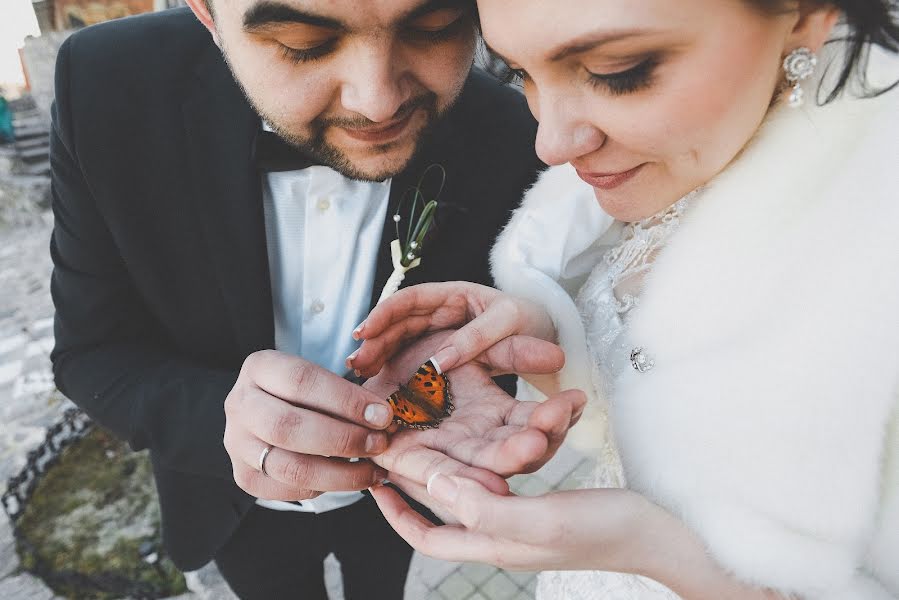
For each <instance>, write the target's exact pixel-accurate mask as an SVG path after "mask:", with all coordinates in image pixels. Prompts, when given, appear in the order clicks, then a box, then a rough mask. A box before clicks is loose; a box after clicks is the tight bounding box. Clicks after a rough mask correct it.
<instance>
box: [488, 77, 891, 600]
mask: <svg viewBox="0 0 899 600" xmlns="http://www.w3.org/2000/svg"><path fill="white" fill-rule="evenodd" d="M611 222H612V220H611V218H610V217H609V216H608V215H606V214H604V213H603V212H602V210H601V209H600V208H599V206H598V204H597V202H596V200H595V198H594V194H593V189H592V188H590V187H589V186H588V185H587V184H585V183H583V182H582V181H581V180H580V179H579V178H578V177H577V176H576V174H575V173H574V171H573V169H572V168H571V167H569V166H563V167H558V168H553V169H550V170H549V171H547V172H546V173H545V174H544V175H543V176H542V177H541V179H540V180H539V181H538V183H537V184H536V185H535V186H534V188H533V189H532V190H531V191H530V192H529V193H528V195H527V196H526V198H525V200H524V203H523V205H522V207H521V208H520V209H519V210H518V211H517V212H516V213H515V215H514V217H513V218H512V220H511V222H510V224H509V225H508V227H507V228H506V230H505V231H504V232H503V234H502V236H501V238H500V240H499V242H498V243H497V245H496V247H495V248H494V251H493V254H492V262H493V267H494V275H495V277H496V280H497V283H498V284H499V286H500V287H501V288H502V289H504V290H506V291H508V292H510V293H512V294H515V295H518V296H522V297H527V298H530V299H533V300H536V301H538V302H540V303H542V304H543V305H545V306H546V307H547V309H548V310H549V311H550V312H551V314H552V315H553V318H554V320H555V322H556V325H557V328H558V330H559V336H560V341H561V344H562V346H563V348H564V349H565V351H566V356H567V364H566V367H565V369H564V370H563V372H562V374H561V383H562V387H563V388H567V387H577V388H580V389H583V390H586V391H588V393H589V394H590V395H591V396H592V398H591V403H592V405H593V410H594V416H595V418H594V419H587V420H586V422H585V423H583V424H579V425H578V426H577V427H576V428H575V431H574V432H573V433H577V434H578V436H579V437H580V438H582V439H583V438H585V437H586V438H593V440H594V441H596V442H601V440H602V437H603V436H604V435H606V432H605V430H604V429H605V428H604V421H605V419H604V416H605V415H606V414H608V416H609V420H610V421H611V425H612V431H614V437H615V441H616V443H617V449H618V452H619V453H620V457H621V461H622V463H623V467H624V473H625V475H626V478H627V482H628V486H629V487H631V488H632V489H635V490H637V491H639V492H641V493H643V494H645V495H646V496H648V497H649V498H651V499H652V500H654V501H656V502H657V503H659V504H660V505H662V506H663V507H665V508H667V509H668V510H670V511H672V512H673V513H674V514H676V515H678V516H679V517H680V518H682V519H683V520H684V521H685V522H686V523H687V524H688V525H689V526H690V527H691V528H692V529H693V530H694V531H695V532H696V533H698V535H699V536H700V537H701V538H702V539H703V540H704V542H705V543H706V544H707V547H708V549H709V552H710V553H711V555H712V556H713V557H714V558H715V559H716V560H717V561H718V562H719V563H720V564H722V565H723V566H724V567H725V568H727V569H728V570H730V571H732V572H733V573H734V574H735V575H736V576H737V577H739V578H741V579H743V580H745V581H748V582H752V583H755V584H758V585H761V586H768V587H772V588H775V589H778V590H781V591H783V592H787V593H795V594H798V595H799V596H800V597H802V598H807V599H823V598H827V599H828V600H837V599H839V600H856V599H857V600H861V599H865V600H881V599H892V600H895V599H897V598H899V400H897V399H899V90H894V91H893V92H891V93H888V94H885V95H883V96H881V97H879V98H876V99H867V100H842V101H837V102H834V103H832V104H829V105H827V106H824V107H817V106H808V105H806V106H805V107H803V108H801V109H789V108H787V107H783V108H779V109H777V110H775V111H774V112H773V114H772V115H771V116H769V118H768V120H767V121H766V123H765V124H764V125H763V127H762V130H761V131H760V132H759V134H758V136H757V137H756V139H754V140H753V141H752V142H751V143H750V145H749V147H748V148H747V149H746V151H745V153H744V154H743V155H742V156H741V157H740V158H739V159H738V160H737V161H736V162H735V163H734V164H732V165H731V166H730V167H729V168H728V169H727V170H726V171H725V172H724V173H722V174H721V175H719V176H718V177H717V178H716V179H715V180H714V181H713V182H711V183H710V184H709V186H708V187H707V189H706V190H705V191H704V192H703V194H702V195H701V197H700V198H698V199H697V200H696V201H695V202H694V203H693V204H691V206H690V207H689V209H688V210H687V213H686V215H685V216H684V218H683V219H682V224H681V226H680V229H679V230H678V231H677V232H676V233H675V235H674V237H673V238H672V240H671V241H670V243H669V244H668V245H667V246H666V247H665V248H664V249H663V250H662V252H661V253H660V254H659V256H658V257H657V259H656V261H655V264H654V266H653V269H652V271H651V272H650V274H649V276H648V277H647V279H646V281H645V285H644V288H643V292H642V298H641V303H640V305H639V306H638V307H637V308H636V309H635V312H633V313H632V314H631V320H630V327H629V333H628V336H629V340H628V341H629V344H628V348H630V347H632V346H633V347H636V346H642V347H643V348H644V349H645V350H646V352H647V353H648V354H649V355H650V356H651V357H652V358H653V359H654V360H655V367H654V368H653V369H652V370H651V371H649V372H646V373H643V374H641V373H638V372H636V371H635V370H631V369H628V370H627V372H626V373H624V374H623V375H622V376H621V377H620V378H619V379H618V380H617V381H615V382H614V386H613V388H614V390H615V391H614V393H613V395H612V397H611V398H603V397H601V394H599V393H598V391H597V390H599V389H602V387H603V386H601V385H597V383H598V382H596V381H593V380H592V377H591V366H590V364H589V360H590V359H589V355H588V352H587V348H586V343H585V340H584V333H583V327H582V325H581V321H580V319H579V317H578V313H577V310H576V308H575V306H574V303H573V300H572V296H573V295H574V294H575V293H576V292H577V289H578V287H579V286H580V284H581V283H583V281H584V279H585V277H586V276H587V274H589V271H590V269H591V268H592V266H593V265H594V264H596V261H597V260H598V257H599V256H600V254H601V252H602V250H603V248H602V247H601V234H602V233H603V231H605V230H606V229H607V228H608V226H609V225H610V224H611ZM598 240H600V241H598ZM607 411H608V412H607ZM591 423H592V429H591Z"/></svg>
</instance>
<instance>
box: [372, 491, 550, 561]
mask: <svg viewBox="0 0 899 600" xmlns="http://www.w3.org/2000/svg"><path fill="white" fill-rule="evenodd" d="M371 494H372V496H373V497H374V499H375V502H376V503H377V504H378V508H380V509H381V513H382V514H383V515H384V518H385V519H386V520H387V522H388V523H390V526H391V527H393V529H394V530H395V531H396V532H397V533H398V534H399V535H400V537H402V538H403V539H405V540H406V541H407V542H408V543H409V545H410V546H412V547H413V548H415V549H416V550H418V551H419V552H422V553H423V554H427V555H429V556H432V557H434V558H438V559H441V560H448V561H452V562H480V563H487V564H492V565H497V566H507V565H517V564H524V563H525V562H526V561H527V557H528V555H532V554H533V553H534V549H533V548H532V547H527V546H524V545H516V544H507V543H505V540H495V539H491V538H489V537H487V536H485V535H483V534H480V533H478V532H473V531H469V530H466V529H464V528H462V527H458V526H455V525H439V526H438V525H434V524H433V523H431V522H430V521H428V520H427V519H425V518H424V517H422V516H421V515H420V514H418V513H417V512H416V511H415V510H414V509H412V507H411V506H409V504H408V503H407V502H406V501H405V500H403V498H402V496H400V495H399V494H398V493H397V492H396V491H395V490H392V489H390V488H389V487H387V486H376V487H373V488H371ZM519 527H520V528H521V529H524V530H527V527H522V524H521V523H519Z"/></svg>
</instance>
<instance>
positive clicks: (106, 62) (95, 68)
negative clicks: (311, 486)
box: [51, 10, 540, 569]
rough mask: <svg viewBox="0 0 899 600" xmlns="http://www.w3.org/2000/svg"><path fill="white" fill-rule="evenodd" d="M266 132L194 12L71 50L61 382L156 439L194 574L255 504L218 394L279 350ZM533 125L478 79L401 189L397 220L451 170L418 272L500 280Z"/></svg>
mask: <svg viewBox="0 0 899 600" xmlns="http://www.w3.org/2000/svg"><path fill="white" fill-rule="evenodd" d="M259 127H260V119H259V117H258V116H257V115H256V114H255V113H254V111H253V110H252V109H251V107H250V106H249V104H248V102H247V101H246V99H245V98H244V96H243V95H242V93H241V91H240V90H239V88H238V86H237V85H236V83H235V82H234V80H233V78H232V76H231V74H230V72H229V70H228V68H227V66H226V65H225V63H224V61H223V59H222V56H221V54H220V52H219V50H218V48H217V47H216V46H215V45H214V44H213V43H212V41H211V39H210V36H209V34H208V33H207V32H206V31H205V30H204V29H203V28H202V27H201V26H200V24H199V23H198V22H197V21H196V20H195V19H194V18H193V16H192V15H191V14H190V12H189V11H187V10H174V11H168V12H164V13H156V14H152V15H146V16H140V17H135V18H129V19H124V20H121V21H117V22H112V23H107V24H103V25H99V26H96V27H91V28H88V29H86V30H83V31H81V32H79V33H77V34H75V35H73V36H72V37H70V38H69V40H68V41H67V42H66V43H65V44H64V45H63V47H62V48H61V50H60V53H59V58H58V63H57V73H56V103H55V107H54V113H53V127H52V137H51V164H52V174H53V209H54V215H55V219H56V221H55V227H54V230H53V238H52V242H51V252H52V256H53V261H54V270H53V281H52V293H53V299H54V302H55V304H56V322H55V333H56V347H55V349H54V351H53V354H52V360H53V369H54V374H55V377H56V382H57V385H58V386H59V388H60V389H61V390H62V391H63V392H64V393H65V394H66V395H67V396H68V397H69V398H71V399H72V400H74V401H75V402H76V403H78V404H79V405H80V406H82V407H83V408H84V409H85V410H86V411H87V412H88V413H89V414H90V415H91V416H92V417H93V418H94V419H95V420H96V421H97V422H99V423H100V424H101V425H103V426H105V427H106V428H108V429H110V430H111V431H113V432H114V433H115V434H117V435H118V436H120V437H122V438H124V439H126V440H128V442H129V443H130V444H131V446H132V447H133V448H135V449H144V448H149V450H150V455H151V457H152V461H153V465H154V471H155V474H156V483H157V489H158V493H159V497H160V501H161V506H162V517H163V536H164V539H165V542H166V546H167V549H168V552H169V554H170V556H171V557H172V559H173V560H174V562H175V564H176V565H178V566H179V567H181V568H183V569H195V568H198V567H200V566H201V565H203V564H204V563H206V562H207V561H208V560H209V559H210V558H211V557H212V555H213V553H214V552H215V551H216V550H217V549H218V548H219V547H220V546H221V544H223V543H224V541H226V540H227V538H228V537H229V536H230V534H231V533H232V532H233V531H234V529H235V528H236V526H237V524H238V523H239V520H240V518H241V516H242V515H243V514H244V513H245V512H246V510H247V509H248V508H249V507H250V505H251V504H252V503H253V498H251V497H250V496H248V495H247V494H245V493H244V492H243V491H241V490H240V489H239V488H238V487H237V486H236V485H235V483H234V481H233V477H232V471H231V462H230V459H229V458H228V455H227V453H226V452H225V449H224V446H223V443H222V437H223V432H224V426H225V415H224V412H223V410H222V404H223V402H224V399H225V397H226V395H227V394H228V392H229V391H230V390H231V388H232V386H233V385H234V382H235V380H236V378H237V373H238V371H239V369H240V367H241V364H242V363H243V361H244V359H245V358H246V356H247V355H249V354H250V353H252V352H254V351H256V350H260V349H264V348H272V347H273V346H274V326H273V315H272V296H271V287H270V282H269V269H268V259H267V253H266V241H265V230H264V224H263V208H262V191H261V190H262V184H261V179H260V175H259V173H258V172H257V170H256V168H255V166H254V165H253V164H252V162H251V158H250V157H251V142H252V140H253V136H254V135H255V133H256V131H257V130H258V129H259ZM534 134H535V124H534V122H533V120H532V119H531V117H530V115H529V113H528V111H527V108H526V106H525V104H524V101H523V98H522V97H521V96H520V94H518V93H517V92H515V91H513V90H509V89H507V88H503V87H501V86H500V85H498V84H497V83H495V82H493V81H491V80H489V79H488V78H487V77H485V76H484V75H482V74H477V73H474V74H472V76H471V77H470V78H469V80H468V82H467V84H466V87H465V90H464V92H463V94H462V97H461V99H460V101H459V103H458V104H457V106H456V107H455V108H454V109H453V111H452V112H451V114H450V115H449V116H448V118H447V120H446V121H445V122H443V123H442V124H441V125H440V126H439V127H438V128H437V129H436V131H435V132H434V135H433V136H432V137H430V138H429V141H428V142H427V143H426V144H425V147H424V148H423V150H422V151H421V152H420V154H419V155H418V156H417V158H416V159H415V160H414V161H413V163H412V164H411V166H410V167H409V168H408V169H407V170H406V172H405V173H403V174H402V175H400V176H398V177H396V178H395V179H394V180H393V183H392V188H391V198H390V207H391V208H390V210H388V215H392V214H393V210H394V207H395V206H396V205H397V202H398V201H399V200H400V197H401V196H402V195H403V193H405V192H406V191H407V190H408V189H410V187H411V186H412V185H414V184H415V183H417V181H418V179H419V177H420V176H421V174H422V173H423V172H424V170H425V168H426V167H427V166H429V165H431V164H440V165H442V166H443V167H444V169H445V170H446V187H445V189H444V191H443V194H442V195H441V197H440V201H441V208H440V209H439V212H438V225H437V230H436V233H435V235H434V237H433V239H431V240H430V241H429V242H428V245H427V246H426V247H425V251H424V256H423V263H422V266H421V267H419V268H417V269H415V270H413V271H411V272H410V273H409V276H408V278H407V283H409V284H411V283H417V282H422V281H436V280H470V281H476V282H482V283H490V276H489V267H488V259H487V256H488V250H489V248H490V246H491V245H492V243H493V241H494V238H495V236H496V234H497V233H498V231H499V229H500V228H501V227H502V226H503V225H504V224H505V223H506V221H507V219H508V217H509V213H510V210H511V209H512V208H514V207H515V206H517V204H518V202H519V200H520V197H521V194H522V192H523V190H524V189H525V188H526V187H527V186H528V185H530V184H531V183H532V182H533V180H534V179H535V177H536V173H537V170H538V168H539V166H540V165H539V162H538V161H537V159H536V158H535V156H534V152H533V141H534ZM384 232H385V233H384V239H383V240H382V244H381V251H380V252H381V254H380V256H379V257H378V266H377V275H376V282H375V286H374V295H376V294H377V293H378V292H379V291H380V289H381V287H382V286H383V284H384V282H385V281H386V279H387V277H388V275H389V274H390V272H391V270H392V269H391V263H390V253H389V249H388V241H389V240H391V239H393V238H394V237H395V235H394V232H393V222H392V220H391V219H389V218H388V219H387V221H386V222H385V224H384ZM323 251H327V249H323ZM333 276H334V277H342V276H343V275H342V274H341V273H334V274H333ZM347 334H348V335H349V332H347Z"/></svg>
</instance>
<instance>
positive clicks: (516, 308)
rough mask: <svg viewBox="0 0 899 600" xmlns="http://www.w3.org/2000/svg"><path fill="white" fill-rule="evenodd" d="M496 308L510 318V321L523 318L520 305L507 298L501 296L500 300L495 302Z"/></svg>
mask: <svg viewBox="0 0 899 600" xmlns="http://www.w3.org/2000/svg"><path fill="white" fill-rule="evenodd" d="M496 307H497V308H498V309H500V310H501V311H502V312H503V313H505V314H506V315H508V316H510V317H512V319H513V320H515V321H518V320H519V319H520V318H521V317H522V316H523V315H522V310H521V304H519V303H518V302H516V301H514V300H512V299H511V298H509V297H508V296H503V297H502V298H500V299H499V300H497V302H496Z"/></svg>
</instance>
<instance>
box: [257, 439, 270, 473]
mask: <svg viewBox="0 0 899 600" xmlns="http://www.w3.org/2000/svg"><path fill="white" fill-rule="evenodd" d="M271 451H272V445H271V444H266V445H265V448H263V449H262V452H261V453H260V454H259V461H258V464H257V465H256V470H257V471H259V472H260V473H262V474H263V475H265V476H266V477H268V473H267V472H266V470H265V459H266V458H268V453H269V452H271Z"/></svg>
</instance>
